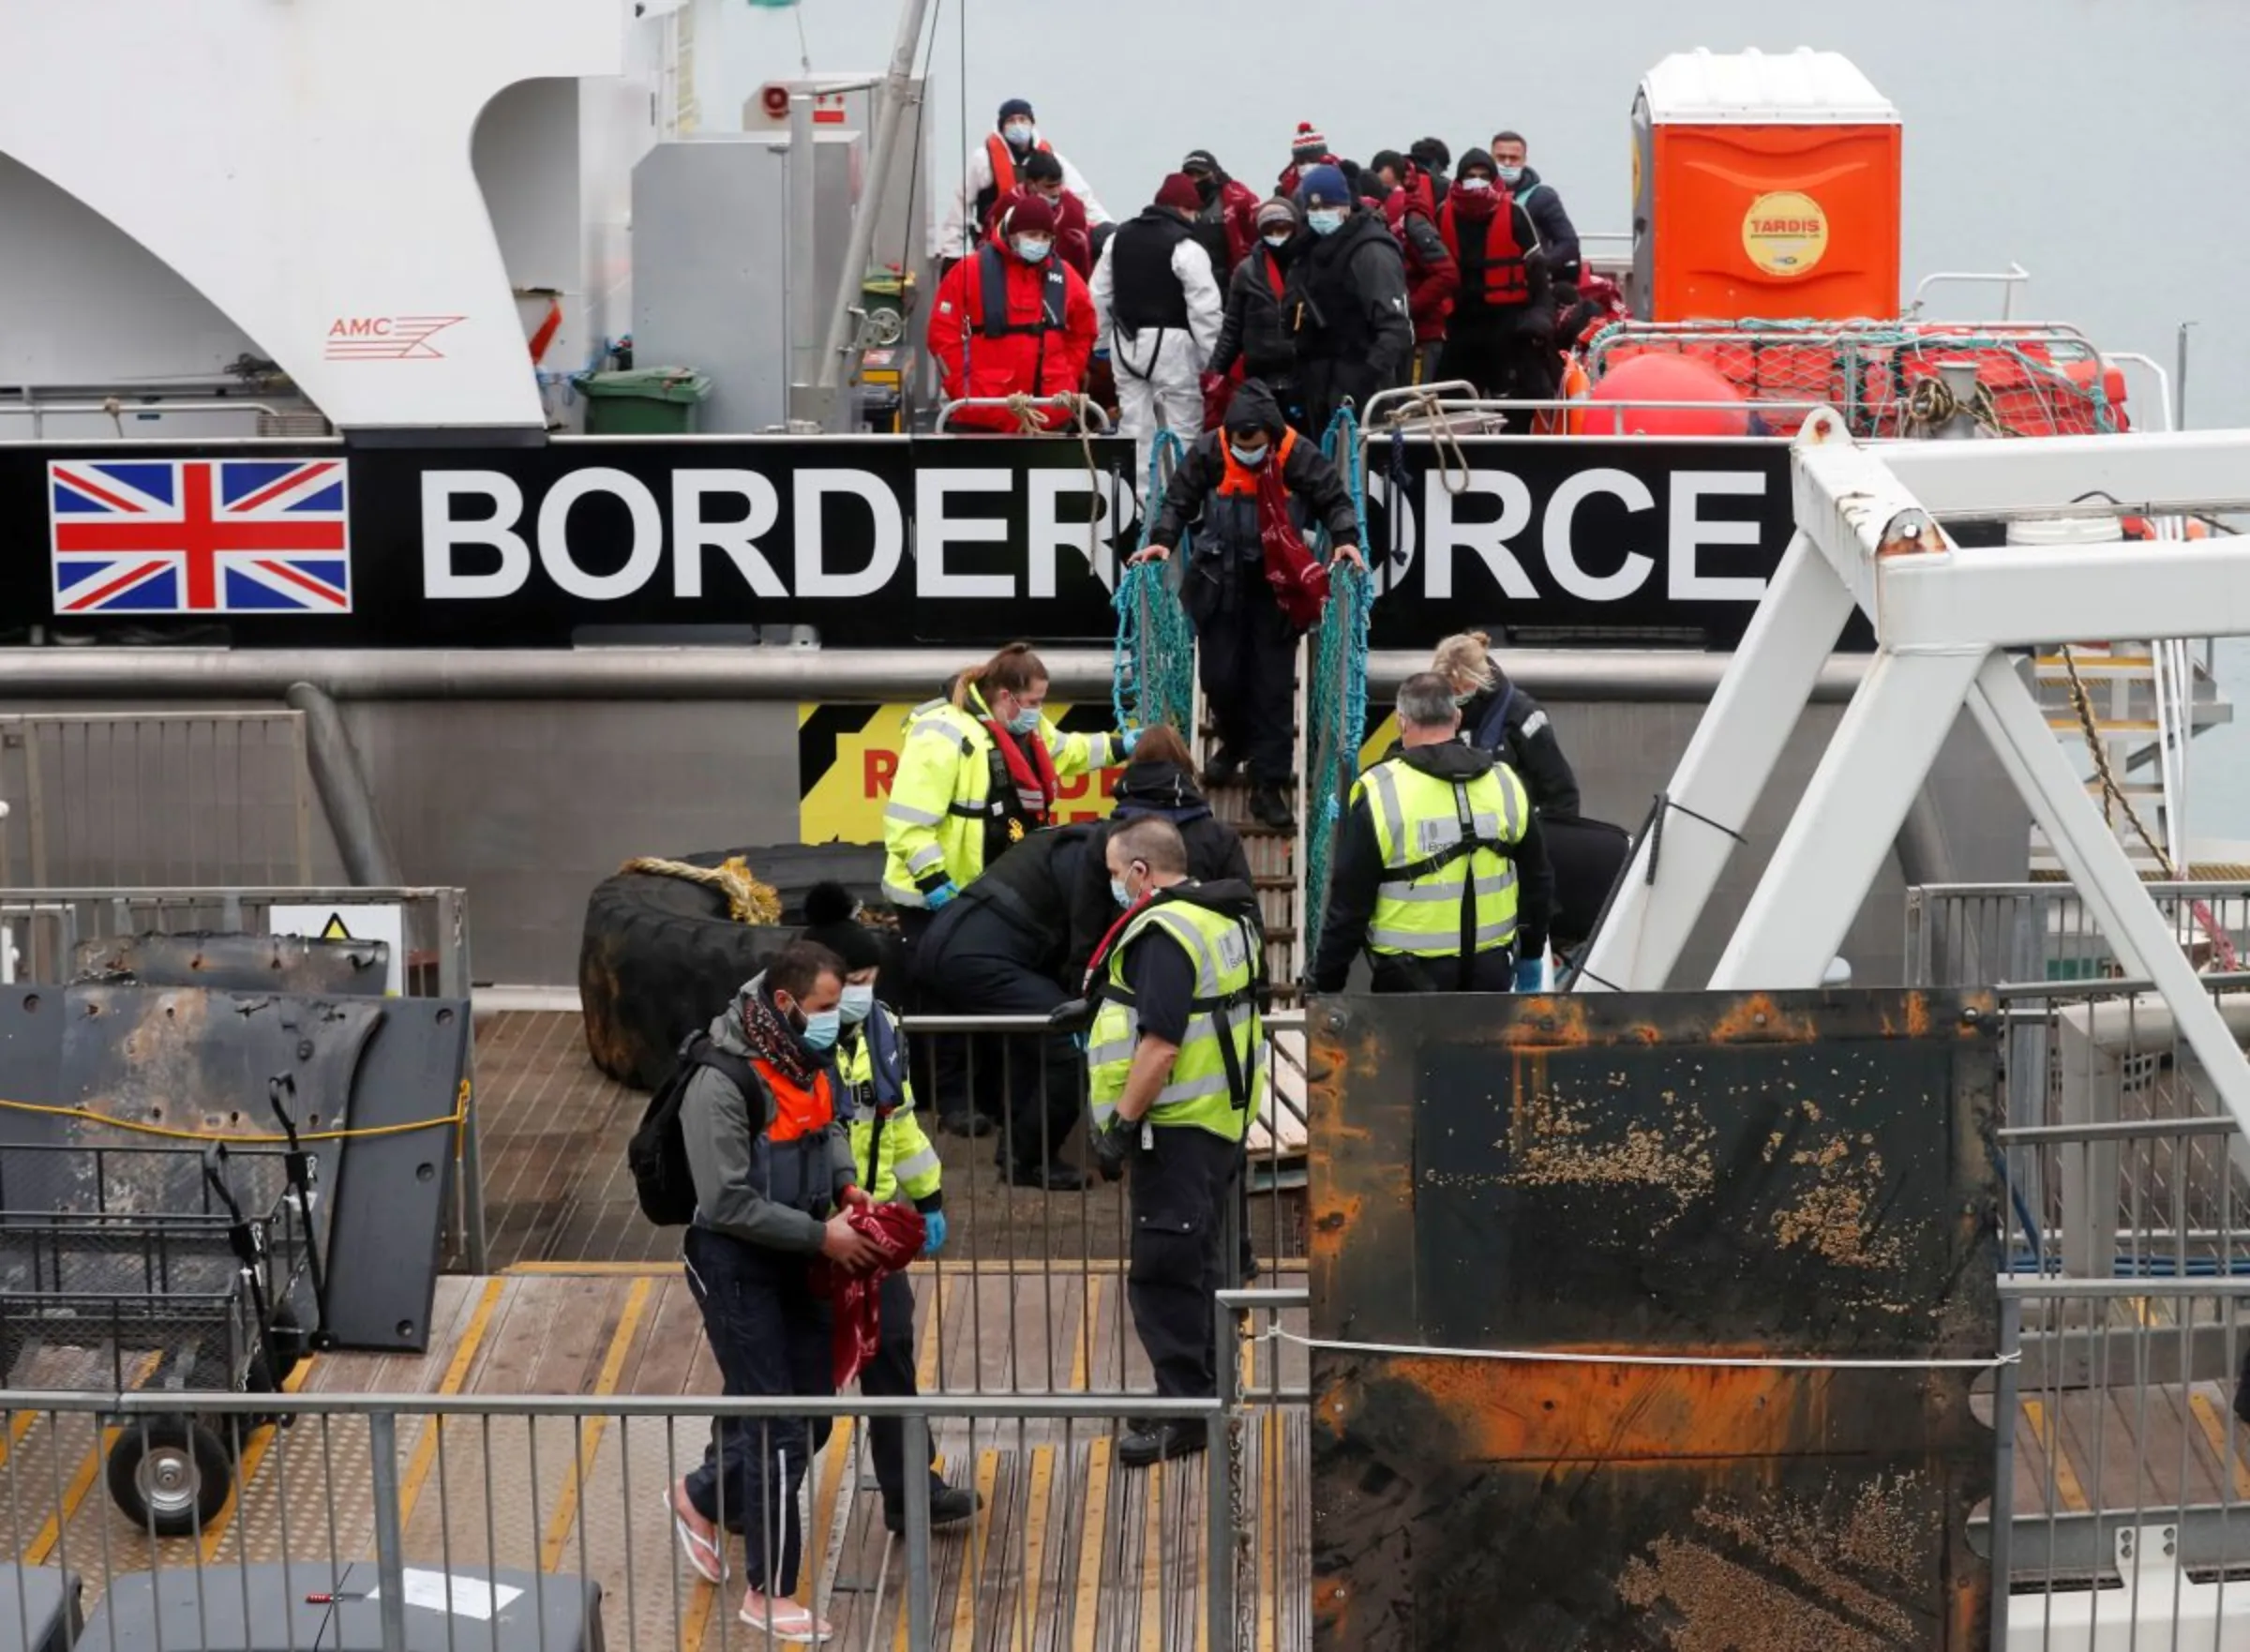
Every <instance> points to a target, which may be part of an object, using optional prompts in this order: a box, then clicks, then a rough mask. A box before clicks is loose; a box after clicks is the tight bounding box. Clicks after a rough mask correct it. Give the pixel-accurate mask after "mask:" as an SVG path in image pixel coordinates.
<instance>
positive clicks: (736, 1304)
mask: <svg viewBox="0 0 2250 1652" xmlns="http://www.w3.org/2000/svg"><path fill="white" fill-rule="evenodd" d="M681 1252H682V1260H683V1261H684V1262H685V1264H686V1267H687V1288H688V1290H689V1291H690V1292H691V1293H692V1294H693V1295H694V1297H695V1299H696V1306H697V1307H698V1308H700V1309H701V1310H702V1311H703V1334H704V1335H705V1336H706V1337H708V1338H709V1339H710V1340H711V1351H712V1357H713V1358H714V1359H717V1361H718V1366H719V1377H720V1384H721V1386H720V1389H719V1391H720V1392H721V1393H723V1394H726V1395H727V1396H729V1397H735V1396H740V1395H747V1394H811V1395H826V1394H832V1393H834V1392H835V1391H836V1389H835V1384H834V1383H833V1382H832V1380H831V1373H832V1369H833V1368H832V1366H831V1365H830V1363H829V1324H830V1316H829V1310H828V1304H827V1303H825V1302H823V1301H821V1300H820V1299H818V1298H817V1297H815V1296H814V1295H813V1294H812V1291H811V1288H810V1286H809V1284H808V1282H807V1275H806V1258H805V1257H803V1256H799V1255H795V1254H789V1253H786V1252H782V1251H769V1250H767V1249H765V1248H764V1247H762V1246H759V1245H751V1244H744V1243H743V1242H742V1240H740V1239H729V1238H728V1237H727V1235H725V1234H723V1233H713V1232H712V1231H711V1230H710V1229H709V1228H706V1227H690V1228H689V1229H688V1230H687V1238H686V1239H685V1240H684V1241H682V1246H681ZM911 1336H912V1333H911V1332H910V1331H909V1332H908V1338H909V1341H910V1340H911ZM828 1433H829V1424H828V1420H827V1419H825V1418H820V1419H806V1418H802V1417H775V1418H771V1419H768V1418H744V1419H740V1420H736V1421H728V1420H726V1419H721V1420H719V1421H716V1422H714V1423H713V1424H712V1443H711V1444H710V1445H709V1446H707V1447H706V1448H704V1451H703V1462H702V1464H700V1465H699V1466H697V1467H696V1468H694V1469H691V1470H689V1472H688V1476H687V1500H688V1501H689V1502H690V1503H692V1504H694V1505H695V1507H696V1511H697V1513H699V1514H701V1515H702V1516H703V1518H704V1519H706V1520H708V1521H711V1522H712V1523H713V1524H717V1525H720V1526H722V1527H724V1528H726V1529H727V1530H729V1531H737V1532H740V1533H742V1550H743V1555H744V1560H745V1563H746V1569H745V1571H744V1573H743V1579H744V1582H745V1583H746V1584H748V1586H750V1587H751V1588H754V1589H756V1590H757V1591H758V1592H759V1593H760V1594H765V1595H777V1596H778V1595H787V1594H789V1593H791V1592H792V1591H793V1590H795V1588H796V1587H797V1568H798V1565H799V1563H800V1561H801V1560H802V1557H803V1551H804V1533H803V1532H802V1529H801V1523H800V1522H799V1520H798V1517H797V1493H798V1489H799V1488H800V1487H801V1486H802V1485H803V1483H804V1468H805V1464H806V1462H807V1460H808V1459H809V1458H810V1456H811V1454H812V1453H813V1452H814V1451H817V1450H818V1449H820V1447H821V1446H822V1445H823V1444H824V1443H825V1442H826V1441H827V1439H828Z"/></svg>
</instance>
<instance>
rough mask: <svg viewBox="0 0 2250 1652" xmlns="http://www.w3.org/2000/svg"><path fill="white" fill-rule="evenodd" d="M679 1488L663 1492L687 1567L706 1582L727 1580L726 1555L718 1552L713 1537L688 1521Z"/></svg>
mask: <svg viewBox="0 0 2250 1652" xmlns="http://www.w3.org/2000/svg"><path fill="white" fill-rule="evenodd" d="M679 1495H680V1488H679V1487H678V1486H674V1487H673V1488H672V1489H671V1490H670V1491H668V1492H667V1493H665V1494H664V1511H665V1513H667V1515H669V1516H670V1517H671V1521H672V1530H673V1532H674V1533H675V1534H676V1535H677V1536H678V1537H679V1539H680V1552H681V1553H682V1554H683V1555H685V1556H686V1557H687V1567H688V1569H689V1570H690V1571H692V1572H694V1573H695V1574H696V1575H697V1577H699V1578H701V1579H702V1580H703V1581H704V1582H705V1583H707V1584H718V1583H724V1582H726V1580H727V1558H726V1556H725V1555H724V1554H721V1553H720V1552H719V1545H718V1543H717V1541H716V1540H715V1539H711V1538H707V1537H705V1536H704V1535H703V1534H702V1533H701V1532H699V1531H697V1529H696V1528H695V1527H694V1526H692V1525H690V1524H688V1522H687V1516H686V1515H684V1514H682V1513H681V1512H680V1504H679V1501H678V1498H679Z"/></svg>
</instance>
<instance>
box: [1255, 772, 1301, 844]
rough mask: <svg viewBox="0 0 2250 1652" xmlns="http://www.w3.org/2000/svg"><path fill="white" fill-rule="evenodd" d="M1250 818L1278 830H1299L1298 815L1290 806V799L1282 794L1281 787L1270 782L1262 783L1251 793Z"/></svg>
mask: <svg viewBox="0 0 2250 1652" xmlns="http://www.w3.org/2000/svg"><path fill="white" fill-rule="evenodd" d="M1250 818H1252V819H1253V820H1255V821H1257V822H1258V824H1259V825H1261V826H1270V827H1272V828H1273V829H1274V830H1275V831H1276V832H1294V831H1296V830H1297V816H1296V814H1295V813H1294V812H1293V811H1292V810H1291V809H1290V807H1289V800H1288V799H1287V798H1286V797H1284V796H1282V788H1280V787H1278V786H1275V785H1273V784H1271V783H1270V782H1267V783H1265V784H1262V785H1260V786H1259V787H1258V788H1257V789H1256V790H1254V791H1252V793H1251V794H1250Z"/></svg>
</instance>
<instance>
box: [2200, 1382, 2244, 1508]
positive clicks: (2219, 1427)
mask: <svg viewBox="0 0 2250 1652" xmlns="http://www.w3.org/2000/svg"><path fill="white" fill-rule="evenodd" d="M2187 1406H2188V1409H2189V1410H2191V1411H2193V1412H2194V1413H2195V1414H2196V1426H2197V1427H2198V1428H2200V1429H2201V1430H2202V1431H2203V1437H2204V1438H2205V1439H2207V1440H2209V1441H2210V1442H2211V1450H2212V1455H2213V1456H2214V1457H2216V1458H2218V1460H2219V1461H2220V1462H2221V1463H2223V1464H2226V1465H2227V1466H2228V1467H2229V1468H2231V1469H2233V1470H2234V1494H2235V1495H2236V1496H2238V1497H2250V1463H2245V1462H2243V1448H2242V1442H2241V1441H2240V1440H2239V1439H2232V1440H2230V1436H2231V1435H2232V1434H2233V1432H2234V1431H2233V1430H2232V1429H2230V1428H2228V1426H2227V1422H2226V1419H2223V1418H2222V1417H2220V1415H2219V1408H2218V1407H2217V1406H2216V1405H2214V1404H2212V1403H2211V1396H2210V1395H2209V1394H2198V1393H2191V1394H2189V1395H2188V1397H2187Z"/></svg>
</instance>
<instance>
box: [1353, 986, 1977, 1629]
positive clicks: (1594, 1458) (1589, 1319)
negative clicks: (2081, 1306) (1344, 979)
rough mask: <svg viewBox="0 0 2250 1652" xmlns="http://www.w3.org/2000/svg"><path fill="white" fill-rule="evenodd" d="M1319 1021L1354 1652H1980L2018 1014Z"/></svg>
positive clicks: (1506, 1005) (1534, 1001) (1788, 1008)
mask: <svg viewBox="0 0 2250 1652" xmlns="http://www.w3.org/2000/svg"><path fill="white" fill-rule="evenodd" d="M1310 1020H1311V1029H1312V1041H1313V1043H1312V1062H1313V1069H1314V1084H1313V1089H1312V1104H1313V1111H1312V1164H1311V1198H1312V1335H1313V1338H1314V1341H1315V1347H1314V1350H1313V1355H1312V1392H1313V1404H1314V1427H1313V1448H1312V1449H1313V1459H1312V1462H1313V1522H1314V1553H1313V1599H1314V1612H1315V1621H1316V1627H1317V1637H1318V1641H1319V1644H1321V1645H1322V1646H1324V1647H1330V1648H1339V1649H1341V1648H1358V1647H1376V1646H1382V1647H1394V1646H1396V1647H1428V1648H1432V1649H1433V1652H1435V1649H1437V1648H1453V1647H1458V1646H1464V1645H1478V1646H1486V1647H1496V1648H1511V1649H1512V1648H1523V1649H1525V1652H1529V1649H1532V1648H1538V1649H1539V1652H1550V1649H1559V1648H1569V1647H1581V1646H1583V1647H1588V1648H1593V1647H1600V1648H1605V1649H1607V1648H1613V1647H1628V1646H1630V1647H1641V1646H1647V1647H1668V1648H1676V1649H1677V1652H1722V1649H1724V1648H1729V1647H1734V1646H1742V1647H1761V1648H1763V1647H1775V1648H1783V1649H1790V1652H1793V1649H1799V1648H1801V1649H1803V1652H1859V1649H1860V1648H1867V1649H1868V1652H1874V1649H1875V1648H1884V1649H1886V1652H1887V1649H1890V1648H1898V1647H1944V1648H1949V1649H1957V1652H1967V1649H1968V1648H1970V1647H1972V1646H1976V1647H1978V1648H1980V1649H1981V1647H1982V1646H1983V1644H1984V1642H1985V1639H1986V1633H1987V1629H1986V1626H1987V1622H1988V1598H1987V1592H1988V1576H1987V1573H1986V1571H1985V1569H1984V1568H1983V1565H1982V1562H1980V1561H1979V1560H1978V1559H1977V1557H1976V1556H1975V1555H1974V1554H1973V1553H1972V1552H1971V1551H1970V1549H1969V1547H1968V1543H1967V1540H1966V1529H1967V1523H1968V1516H1969V1513H1970V1510H1971V1509H1972V1508H1973V1506H1974V1505H1975V1504H1976V1503H1977V1501H1978V1500H1979V1499H1981V1498H1983V1497H1984V1496H1986V1495H1987V1494H1988V1493H1989V1490H1990V1482H1991V1478H1992V1437H1991V1434H1990V1431H1989V1429H1988V1427H1987V1426H1986V1425H1985V1424H1983V1423H1982V1422H1980V1421H1978V1420H1977V1419H1976V1418H1975V1417H1974V1416H1973V1413H1972V1411H1971V1409H1970V1404H1969V1392H1970V1388H1971V1385H1972V1383H1973V1381H1974V1380H1975V1378H1976V1376H1977V1375H1978V1374H1979V1373H1978V1371H1977V1369H1976V1368H1975V1367H1974V1364H1973V1362H1975V1361H1981V1360H1989V1359H1991V1358H1992V1357H1993V1355H1994V1352H1995V1350H1996V1348H1997V1346H1998V1342H1999V1307H1998V1298H1997V1279H1996V1273H1997V1269H1998V1254H1997V1246H1996V1243H1995V1237H1994V1236H1995V1226H1996V1222H1997V1214H1998V1208H1999V1187H1998V1179H1997V1173H1996V1169H1995V1164H1996V1161H1995V1158H1994V1155H1993V1151H1992V1145H1991V1143H1992V1136H1991V1132H1992V1129H1993V1126H1994V1122H1995V1119H1994V1105H1995V1087H1996V1055H1997V1043H1996V1040H1995V1038H1994V1037H1993V1034H1994V1033H1996V1032H1997V1030H1998V1026H1999V1022H1998V1017H1997V1015H1996V1014H1995V1012H1994V1009H1993V1005H1992V1003H1991V1000H1990V999H1988V998H1987V997H1985V996H1982V995H1977V994H1969V993H1898V992H1884V991H1863V992H1844V993H1801V994H1782V995H1755V994H1685V993H1682V994H1637V995H1635V994H1604V995H1600V996H1595V997H1585V998H1568V999H1558V998H1524V999H1517V998H1481V999H1465V998H1458V997H1442V998H1441V997H1430V998H1380V999H1374V998H1357V997H1355V998H1345V999H1334V1000H1327V1001H1324V1002H1321V1003H1319V1004H1316V1005H1314V1006H1313V1008H1312V1013H1311V1017H1310ZM1435 1350H1462V1351H1463V1352H1436V1351H1435ZM1493 1354H1515V1355H1518V1356H1522V1355H1526V1354H1529V1355H1541V1354H1543V1355H1547V1356H1551V1357H1552V1356H1576V1357H1575V1358H1560V1359H1556V1358H1549V1359H1526V1358H1521V1357H1519V1358H1512V1359H1510V1358H1484V1357H1478V1356H1479V1355H1488V1356H1489V1355H1493ZM1585 1356H1607V1357H1609V1358H1608V1359H1606V1360H1605V1359H1589V1358H1585ZM1675 1359H1676V1361H1677V1362H1676V1363H1675V1362H1673V1360H1675ZM1714 1359H1732V1360H1736V1361H1746V1362H1748V1363H1738V1364H1734V1365H1719V1364H1713V1363H1710V1362H1709V1361H1711V1360H1714ZM1635 1360H1643V1361H1648V1362H1643V1363H1636V1362H1633V1361H1635ZM1781 1360H1798V1361H1803V1362H1804V1363H1803V1364H1801V1365H1798V1366H1790V1365H1784V1364H1777V1363H1773V1362H1774V1361H1781ZM1851 1360H1858V1361H1876V1362H1884V1363H1879V1364H1877V1365H1874V1366H1872V1367H1869V1366H1858V1367H1853V1366H1839V1365H1838V1364H1835V1363H1833V1362H1834V1361H1851ZM1941 1360H1958V1361H1962V1362H1964V1363H1962V1364H1959V1365H1952V1366H1939V1365H1933V1364H1931V1363H1929V1362H1930V1361H1941ZM1758 1361H1765V1362H1766V1363H1757V1362H1758Z"/></svg>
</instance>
